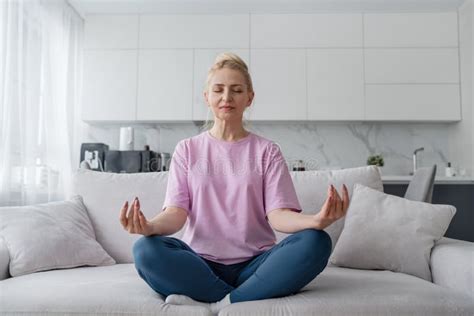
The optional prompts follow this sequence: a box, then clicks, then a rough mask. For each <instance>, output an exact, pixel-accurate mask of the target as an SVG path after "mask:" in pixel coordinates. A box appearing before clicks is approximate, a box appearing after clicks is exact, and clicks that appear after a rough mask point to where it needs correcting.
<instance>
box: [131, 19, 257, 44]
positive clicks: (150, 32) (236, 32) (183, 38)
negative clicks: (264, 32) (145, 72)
mask: <svg viewBox="0 0 474 316" xmlns="http://www.w3.org/2000/svg"><path fill="white" fill-rule="evenodd" d="M249 27H250V25H249V15H248V14H211V15H207V14H176V15H172V14H166V15H163V14H158V15H141V16H140V44H139V45H140V46H139V47H140V48H145V49H151V48H171V49H173V48H222V47H236V48H249Z"/></svg>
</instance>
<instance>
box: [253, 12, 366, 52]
mask: <svg viewBox="0 0 474 316" xmlns="http://www.w3.org/2000/svg"><path fill="white" fill-rule="evenodd" d="M250 19H251V23H250V25H251V27H250V32H251V33H250V34H251V48H290V47H294V48H307V47H362V45H363V43H362V38H363V36H362V14H361V13H346V14H342V13H341V14H335V13H332V14H322V13H320V14H252V15H251V17H250Z"/></svg>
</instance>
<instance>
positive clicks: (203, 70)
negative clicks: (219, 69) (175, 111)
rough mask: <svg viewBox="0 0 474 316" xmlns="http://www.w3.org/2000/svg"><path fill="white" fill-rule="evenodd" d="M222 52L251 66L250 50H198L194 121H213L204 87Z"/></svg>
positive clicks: (196, 51)
mask: <svg viewBox="0 0 474 316" xmlns="http://www.w3.org/2000/svg"><path fill="white" fill-rule="evenodd" d="M222 52H232V53H235V54H237V55H238V56H239V57H240V58H242V59H243V61H244V62H245V63H246V64H247V66H249V65H250V62H249V54H250V53H249V50H248V49H196V50H194V89H193V120H202V121H205V120H206V119H207V120H212V119H213V114H212V112H211V111H210V110H208V106H207V104H206V101H205V100H204V95H203V93H204V87H205V84H206V80H207V74H208V71H209V69H210V68H211V67H212V65H213V64H214V61H215V59H216V57H217V55H219V54H220V53H222Z"/></svg>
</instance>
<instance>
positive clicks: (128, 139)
mask: <svg viewBox="0 0 474 316" xmlns="http://www.w3.org/2000/svg"><path fill="white" fill-rule="evenodd" d="M134 143H135V139H134V135H133V127H121V128H120V140H119V150H121V151H125V150H133V146H134Z"/></svg>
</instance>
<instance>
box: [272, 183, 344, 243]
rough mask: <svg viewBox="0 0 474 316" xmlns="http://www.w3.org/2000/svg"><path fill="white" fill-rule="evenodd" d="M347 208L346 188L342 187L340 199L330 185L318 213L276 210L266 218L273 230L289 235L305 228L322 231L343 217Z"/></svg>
mask: <svg viewBox="0 0 474 316" xmlns="http://www.w3.org/2000/svg"><path fill="white" fill-rule="evenodd" d="M348 207H349V192H348V190H347V187H346V186H345V185H343V187H342V199H341V197H340V196H339V193H338V192H337V190H336V189H335V188H334V186H332V185H331V186H330V187H329V188H328V197H327V199H326V201H325V203H324V205H323V207H322V208H321V211H320V212H319V213H317V214H315V215H312V214H301V213H297V212H294V211H292V210H291V209H285V208H278V209H275V210H272V211H271V212H270V213H268V215H267V217H268V222H269V223H270V225H271V226H272V228H273V229H275V230H277V231H279V232H282V233H287V234H291V233H296V232H299V231H300V230H303V229H307V228H313V229H318V230H322V229H324V228H326V227H328V226H329V225H331V224H332V223H333V222H335V221H336V220H338V219H339V218H341V217H343V216H345V215H346V212H347V209H348Z"/></svg>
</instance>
